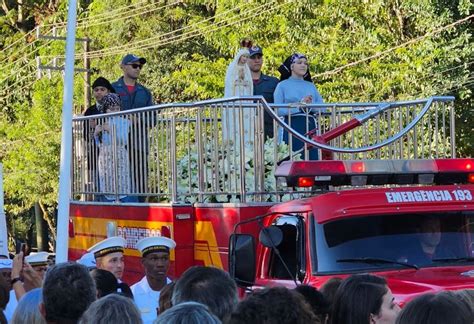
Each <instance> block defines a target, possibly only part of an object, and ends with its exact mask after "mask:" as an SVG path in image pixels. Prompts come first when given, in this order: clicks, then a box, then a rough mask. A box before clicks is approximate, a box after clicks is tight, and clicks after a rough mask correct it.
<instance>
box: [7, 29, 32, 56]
mask: <svg viewBox="0 0 474 324" xmlns="http://www.w3.org/2000/svg"><path fill="white" fill-rule="evenodd" d="M34 31H35V30H34V29H33V30H30V31H29V32H27V33H26V34H25V35H23V36H21V37H20V38H18V39H17V40H16V41H14V42H13V43H11V44H9V45H8V46H7V47H5V48H4V49H2V52H6V51H7V50H8V49H9V48H11V47H12V46H13V45H15V44H16V43H18V42H19V41H21V40H23V38H26V37H28V36H29V35H30V34H31V33H33V32H34Z"/></svg>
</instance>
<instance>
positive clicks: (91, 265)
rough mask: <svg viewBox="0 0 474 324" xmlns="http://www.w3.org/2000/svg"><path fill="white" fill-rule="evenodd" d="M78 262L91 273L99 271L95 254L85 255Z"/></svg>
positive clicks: (88, 253)
mask: <svg viewBox="0 0 474 324" xmlns="http://www.w3.org/2000/svg"><path fill="white" fill-rule="evenodd" d="M76 262H77V263H79V264H82V265H83V266H86V267H87V269H89V271H91V270H94V269H97V265H96V261H95V257H94V253H91V252H87V253H84V254H83V255H82V256H81V258H80V259H78V260H76Z"/></svg>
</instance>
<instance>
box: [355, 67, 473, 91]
mask: <svg viewBox="0 0 474 324" xmlns="http://www.w3.org/2000/svg"><path fill="white" fill-rule="evenodd" d="M473 63H474V61H469V62H467V63H462V64H459V65H456V66H454V67H450V68H447V69H445V70H442V71H439V72H434V73H430V74H426V75H424V76H422V77H420V78H418V79H417V80H416V82H420V81H422V80H427V79H429V78H432V77H436V76H439V75H442V74H445V73H447V72H450V71H453V70H456V69H459V68H461V67H468V66H470V65H472V64H473ZM378 92H382V93H383V92H384V91H383V90H382V89H378V90H374V91H371V92H364V93H363V96H359V97H357V99H362V98H369V97H371V96H373V95H375V94H376V93H378Z"/></svg>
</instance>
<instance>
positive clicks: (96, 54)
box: [44, 0, 275, 58]
mask: <svg viewBox="0 0 474 324" xmlns="http://www.w3.org/2000/svg"><path fill="white" fill-rule="evenodd" d="M274 1H275V0H274ZM274 1H272V2H274ZM264 5H267V4H264ZM240 6H241V5H238V6H236V7H233V8H231V9H228V10H225V11H223V12H221V13H219V14H217V15H214V16H212V17H209V18H206V19H204V20H201V21H199V22H197V23H194V24H192V25H188V26H184V27H181V28H178V29H176V30H173V31H170V32H166V33H164V34H159V35H157V36H154V37H152V38H147V39H143V40H139V41H135V42H133V43H129V44H123V45H118V46H114V47H108V48H104V49H100V50H96V51H90V52H88V53H87V54H88V55H87V57H89V58H91V57H101V56H102V55H103V54H104V53H107V54H110V53H114V54H115V53H116V52H114V51H118V50H121V49H126V51H129V50H136V49H137V47H134V46H138V45H139V44H144V43H149V42H154V41H155V40H156V39H160V38H162V37H165V36H168V35H171V34H175V33H177V32H179V31H183V30H187V29H191V28H193V27H194V26H198V25H200V24H203V23H205V22H207V21H209V20H213V19H216V18H218V17H221V16H223V15H226V14H227V13H229V12H232V11H234V10H237V9H239V8H240ZM260 7H261V6H260ZM118 53H119V54H121V53H123V52H118ZM81 56H82V54H76V58H80V57H81ZM51 57H52V56H51ZM56 57H57V56H56ZM64 57H65V56H64V55H61V56H59V58H64ZM44 58H48V56H44Z"/></svg>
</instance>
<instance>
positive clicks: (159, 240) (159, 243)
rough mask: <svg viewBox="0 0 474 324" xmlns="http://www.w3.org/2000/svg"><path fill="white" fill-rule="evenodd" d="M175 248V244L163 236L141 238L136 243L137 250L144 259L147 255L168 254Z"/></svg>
mask: <svg viewBox="0 0 474 324" xmlns="http://www.w3.org/2000/svg"><path fill="white" fill-rule="evenodd" d="M175 247H176V242H175V241H173V240H172V239H170V238H167V237H164V236H152V237H145V238H142V239H141V240H139V241H138V242H137V250H139V251H140V252H141V253H142V256H143V257H145V256H146V255H147V254H148V253H153V252H169V251H170V249H174V248H175Z"/></svg>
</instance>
